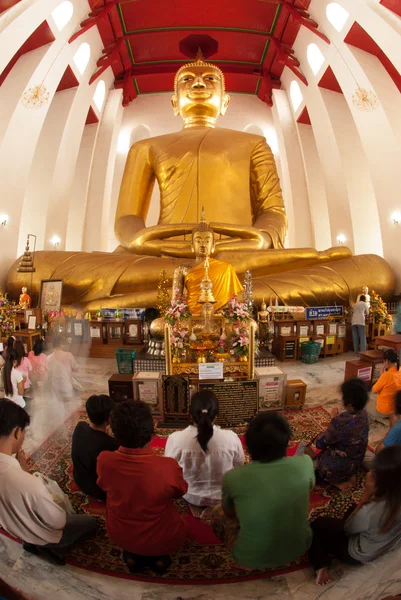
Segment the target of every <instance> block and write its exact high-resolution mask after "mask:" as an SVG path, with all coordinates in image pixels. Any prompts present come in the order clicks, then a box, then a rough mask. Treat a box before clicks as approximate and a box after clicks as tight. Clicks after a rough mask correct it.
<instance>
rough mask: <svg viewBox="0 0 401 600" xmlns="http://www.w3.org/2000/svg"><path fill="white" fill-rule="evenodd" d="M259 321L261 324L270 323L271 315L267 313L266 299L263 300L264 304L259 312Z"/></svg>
mask: <svg viewBox="0 0 401 600" xmlns="http://www.w3.org/2000/svg"><path fill="white" fill-rule="evenodd" d="M258 321H259V323H268V322H269V313H268V311H267V304H266V302H265V299H264V298H263V300H262V304H261V305H260V311H259V312H258Z"/></svg>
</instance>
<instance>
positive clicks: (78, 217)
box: [65, 123, 99, 251]
mask: <svg viewBox="0 0 401 600" xmlns="http://www.w3.org/2000/svg"><path fill="white" fill-rule="evenodd" d="M98 127H99V124H98V123H93V124H92V125H86V126H85V127H84V131H83V135H82V138H81V145H80V148H79V153H78V159H77V163H76V168H75V172H74V178H73V181H72V183H71V187H70V188H69V190H68V195H69V198H70V209H69V212H68V223H67V233H66V245H65V249H66V250H75V251H80V250H83V237H84V228H85V215H86V202H87V195H88V189H89V177H90V173H91V166H92V158H93V152H94V147H95V144H96V138H97V132H98Z"/></svg>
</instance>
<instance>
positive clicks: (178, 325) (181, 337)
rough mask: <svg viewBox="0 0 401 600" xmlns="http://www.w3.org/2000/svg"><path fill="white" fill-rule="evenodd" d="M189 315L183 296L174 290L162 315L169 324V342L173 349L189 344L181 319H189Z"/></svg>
mask: <svg viewBox="0 0 401 600" xmlns="http://www.w3.org/2000/svg"><path fill="white" fill-rule="evenodd" d="M190 316H191V311H190V310H189V307H188V305H187V303H186V301H185V298H184V296H183V295H182V294H180V293H179V291H178V290H175V298H174V299H173V300H171V302H170V307H169V308H168V309H167V310H166V314H165V315H164V319H165V320H166V321H167V322H168V323H169V324H170V326H171V331H170V342H171V347H172V348H173V349H174V350H177V351H183V350H185V348H187V347H188V346H189V331H188V327H185V326H184V323H183V321H185V320H186V319H189V317H190Z"/></svg>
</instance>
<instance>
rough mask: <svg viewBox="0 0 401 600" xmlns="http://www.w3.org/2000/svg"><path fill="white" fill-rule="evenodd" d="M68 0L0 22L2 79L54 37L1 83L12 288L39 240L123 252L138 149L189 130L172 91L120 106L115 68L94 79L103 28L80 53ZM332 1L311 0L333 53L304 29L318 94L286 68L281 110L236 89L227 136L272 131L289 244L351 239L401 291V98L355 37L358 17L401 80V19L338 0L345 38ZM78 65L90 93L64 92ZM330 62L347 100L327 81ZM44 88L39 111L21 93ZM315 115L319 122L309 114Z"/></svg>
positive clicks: (43, 2)
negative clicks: (46, 32)
mask: <svg viewBox="0 0 401 600" xmlns="http://www.w3.org/2000/svg"><path fill="white" fill-rule="evenodd" d="M58 4H59V2H58V1H56V0H37V1H36V2H35V10H34V11H33V10H32V6H33V5H30V4H26V5H25V3H23V2H21V3H18V4H16V5H14V6H13V7H11V8H9V9H8V10H7V11H5V12H4V13H2V14H1V15H0V48H1V49H2V51H1V52H0V72H1V70H2V69H3V68H4V67H5V66H6V65H7V64H8V62H9V60H11V58H12V56H13V55H14V54H15V52H17V51H18V50H19V48H20V47H21V46H22V45H23V43H24V42H25V40H26V39H27V38H28V37H29V36H30V35H31V33H32V32H33V31H34V30H35V28H36V27H38V25H40V23H42V22H43V21H44V20H47V22H48V24H49V26H50V28H51V31H52V33H53V35H54V38H55V39H54V41H53V42H51V43H49V44H47V45H45V46H42V47H40V48H38V49H36V50H33V51H32V52H29V53H26V54H23V55H22V56H21V57H20V58H19V59H18V61H17V63H16V64H15V65H14V67H13V68H12V70H11V71H10V73H9V74H8V76H7V77H6V78H5V79H4V81H3V83H2V85H0V106H1V110H0V181H1V192H0V214H1V215H7V216H8V221H7V224H6V225H4V226H2V225H0V249H1V261H0V285H2V286H3V285H4V281H5V276H6V273H7V270H8V268H9V266H10V265H11V263H12V262H13V261H14V260H15V259H16V258H17V257H18V256H19V255H20V254H21V253H22V252H23V249H24V245H25V240H26V236H27V234H34V235H35V236H36V250H43V249H46V250H51V249H54V251H58V250H71V251H81V250H84V251H113V250H114V249H115V247H116V246H117V241H116V239H115V236H114V231H113V221H114V214H115V210H116V205H117V199H118V192H119V187H120V183H121V178H122V174H123V169H124V164H125V160H126V156H127V153H128V149H129V147H130V145H131V144H132V143H134V142H135V141H139V140H141V139H144V138H147V137H150V136H157V135H163V134H166V133H170V132H174V131H178V130H179V129H180V128H181V121H180V118H179V117H174V115H173V112H172V108H171V104H170V97H171V94H170V93H163V94H150V95H139V96H138V98H137V99H136V100H135V101H133V102H132V103H131V104H130V106H128V107H126V108H122V103H121V99H122V92H121V90H114V89H112V88H113V83H112V82H113V73H112V70H111V68H110V67H109V68H108V69H107V70H106V71H105V72H104V73H102V75H101V76H100V78H99V79H97V80H96V81H94V82H93V83H91V84H90V82H89V80H90V77H91V75H92V74H93V73H94V72H95V70H96V61H97V60H98V58H99V57H100V56H101V50H102V42H101V39H100V36H99V33H98V31H97V29H96V27H94V28H92V29H90V30H89V31H87V32H85V33H84V34H83V35H82V36H80V37H79V38H78V39H77V40H75V41H74V42H73V43H72V44H68V43H67V40H68V39H69V37H70V36H71V34H72V32H73V31H75V30H76V28H77V26H78V25H79V23H80V22H81V21H82V19H83V17H84V16H85V14H86V13H87V12H88V10H89V9H88V6H87V5H86V3H84V4H85V5H83V4H82V3H81V2H79V1H78V0H73V5H74V13H73V17H72V19H71V20H70V21H69V23H68V24H67V25H66V26H65V28H63V29H62V30H61V31H59V30H58V28H57V27H56V24H55V22H54V21H53V19H52V17H51V14H50V13H51V11H52V10H53V9H54V8H55V7H56V6H57V5H58ZM328 4H329V0H312V3H311V6H310V12H311V14H312V16H313V17H314V18H316V20H317V21H318V22H319V24H320V30H321V31H323V32H324V33H326V34H327V35H328V36H329V38H330V40H331V44H327V43H326V42H324V41H323V40H322V39H320V38H318V36H316V34H315V33H313V32H311V31H310V30H308V29H306V28H301V29H300V32H299V34H298V37H297V40H296V42H295V44H294V49H295V55H296V57H297V58H298V59H299V61H300V63H301V64H300V70H301V71H302V73H304V75H305V76H306V78H307V80H308V85H305V84H304V83H303V82H302V81H301V80H300V79H298V78H297V76H296V75H295V74H294V73H293V71H292V70H290V69H289V68H288V67H285V69H284V72H283V75H282V78H281V80H282V89H280V90H274V91H273V107H272V108H270V107H269V106H267V105H266V104H265V103H263V102H262V101H260V100H259V99H258V98H257V97H256V96H253V95H246V94H231V103H230V106H229V108H228V111H227V114H226V115H225V116H224V117H221V118H220V120H219V121H218V127H226V128H232V129H237V130H241V131H248V132H250V133H258V134H260V135H264V136H265V137H266V140H267V142H268V143H269V144H270V145H271V147H272V150H273V152H274V155H275V158H276V162H277V168H278V172H279V176H280V180H281V186H282V189H283V194H284V199H285V204H286V209H287V214H288V218H289V231H288V235H287V239H286V246H287V247H306V246H312V247H316V248H317V249H318V250H323V249H325V248H328V247H330V246H336V245H337V244H338V243H339V241H338V237H339V236H343V239H344V244H345V245H347V246H349V247H350V248H351V249H352V250H353V251H354V252H355V253H368V254H369V253H373V254H379V255H381V256H383V257H384V258H385V259H386V260H388V262H389V263H390V264H391V266H392V267H393V269H394V271H395V273H396V278H397V292H399V291H401V255H400V252H399V240H400V232H401V215H400V221H399V223H398V224H397V223H394V219H393V215H394V213H395V212H400V213H401V199H400V193H399V190H400V183H401V182H400V177H401V169H400V166H399V165H400V164H401V116H400V115H401V95H400V91H399V89H398V88H397V86H396V84H395V82H394V81H393V79H392V78H391V77H390V74H389V72H388V71H387V70H386V69H385V67H384V66H383V64H382V62H381V61H380V60H379V58H378V57H377V56H374V55H373V54H370V53H368V52H365V51H364V50H361V49H359V48H355V47H353V46H351V45H349V44H347V43H345V42H344V38H345V37H346V35H347V33H348V32H349V31H350V29H351V27H352V25H353V23H354V22H355V21H356V22H358V23H359V24H360V25H361V27H363V28H364V29H365V31H366V32H367V33H368V34H369V35H370V36H371V37H372V39H373V40H374V41H375V42H376V43H377V44H378V45H379V46H380V48H381V49H382V50H383V52H385V54H386V56H387V58H388V59H389V60H390V61H391V63H392V65H393V67H394V69H396V70H398V72H399V73H401V52H400V51H399V50H400V44H399V37H398V36H399V33H400V30H401V25H400V23H401V20H400V19H399V18H398V17H397V16H396V15H394V14H393V13H390V12H389V11H388V10H386V9H385V8H384V7H383V6H381V5H380V3H379V0H369V1H365V0H340V4H341V5H342V6H343V7H344V8H345V9H346V10H347V11H348V12H349V15H350V16H349V18H348V20H347V22H346V24H345V26H344V28H343V29H342V30H341V31H340V32H338V31H337V30H336V29H335V28H334V27H333V26H332V25H331V24H330V23H329V22H328V20H327V17H326V8H327V5H328ZM24 7H25V8H24ZM82 43H88V44H89V46H90V50H91V52H90V58H89V62H88V64H87V66H86V68H85V69H84V70H83V72H80V70H79V69H78V68H77V66H76V64H75V63H74V58H73V57H74V54H75V52H76V51H77V49H78V48H79V47H80V46H81V44H82ZM311 43H314V44H316V45H317V46H318V48H319V49H320V51H321V52H322V54H323V57H324V60H323V62H322V65H321V66H320V68H319V69H318V71H317V73H314V72H313V70H312V68H311V66H310V65H309V63H308V60H307V51H308V46H309V45H310V44H311ZM3 48H4V49H5V51H4V52H3ZM68 67H70V69H71V70H72V72H73V74H74V76H75V77H76V80H77V82H78V84H77V85H76V86H75V87H72V88H70V89H62V90H61V89H60V87H62V86H60V82H62V81H63V76H64V74H65V71H66V69H67V68H68ZM328 67H330V69H331V70H332V73H333V75H334V77H335V80H336V81H337V83H338V85H339V87H340V90H341V91H333V90H332V89H325V88H324V87H322V86H319V81H320V79H321V78H322V76H323V74H324V73H325V71H326V69H327V68H328ZM100 80H102V81H104V84H105V90H106V92H105V99H104V103H103V104H102V106H101V107H100V108H99V107H97V106H96V104H95V102H94V98H93V96H94V93H95V90H96V88H97V85H98V82H99V81H100ZM293 81H296V82H297V83H298V85H299V88H300V91H301V93H302V100H301V102H300V104H299V106H298V107H297V108H296V109H294V105H293V102H292V100H291V93H290V88H291V85H292V82H293ZM41 82H44V84H45V85H46V88H47V91H48V92H49V102H48V103H47V104H46V105H45V106H44V107H42V108H40V109H38V110H29V109H26V108H24V107H23V106H22V105H21V103H20V101H19V100H20V97H21V94H22V92H23V91H24V90H25V89H27V88H29V87H31V86H34V85H37V84H39V83H41ZM358 86H360V87H363V88H366V89H369V90H371V91H372V92H373V93H375V94H376V95H377V97H378V100H379V102H380V104H379V106H378V108H377V109H376V110H375V111H373V112H363V111H360V110H358V109H357V108H356V107H355V106H354V104H353V101H352V96H353V94H354V93H355V90H356V89H357V87H358ZM305 109H307V113H308V118H307V119H305V118H302V116H301V115H304V114H305V112H304V111H305ZM88 111H90V115H91V116H90V118H88ZM239 201H240V200H239ZM158 205H159V192H158V189H157V186H155V189H154V192H153V196H152V200H151V204H150V209H149V214H148V217H147V221H146V224H147V225H148V226H149V225H154V224H156V223H157V219H158V212H159V209H158ZM2 220H3V219H2ZM56 239H58V240H59V241H58V242H57V244H56V242H55V240H56ZM55 244H56V245H55Z"/></svg>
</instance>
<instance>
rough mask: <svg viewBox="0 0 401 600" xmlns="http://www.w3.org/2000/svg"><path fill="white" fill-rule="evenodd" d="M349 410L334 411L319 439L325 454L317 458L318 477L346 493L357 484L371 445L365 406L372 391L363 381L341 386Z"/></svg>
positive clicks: (345, 406)
mask: <svg viewBox="0 0 401 600" xmlns="http://www.w3.org/2000/svg"><path fill="white" fill-rule="evenodd" d="M341 392H342V397H343V405H344V408H345V410H344V411H343V412H339V409H338V408H336V407H335V408H333V409H332V411H331V417H332V419H331V421H330V424H329V426H328V427H327V429H326V431H323V433H321V434H320V435H319V436H318V437H317V438H316V440H315V445H316V448H317V449H319V450H321V452H320V453H319V454H318V455H317V456H316V457H315V461H316V462H315V467H316V474H317V475H319V477H321V478H322V479H323V480H324V481H327V483H330V484H331V485H334V486H336V487H338V488H339V489H341V490H343V491H347V490H349V489H351V488H352V487H353V486H354V485H355V483H356V475H355V473H356V472H357V470H358V469H359V468H360V467H361V466H362V463H363V460H364V458H365V453H366V448H367V446H368V434H369V418H368V414H367V412H366V410H364V409H365V406H366V403H367V401H368V391H367V388H366V385H365V383H364V382H363V381H362V379H358V378H354V379H348V381H344V383H343V384H342V386H341Z"/></svg>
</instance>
